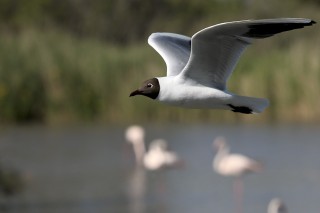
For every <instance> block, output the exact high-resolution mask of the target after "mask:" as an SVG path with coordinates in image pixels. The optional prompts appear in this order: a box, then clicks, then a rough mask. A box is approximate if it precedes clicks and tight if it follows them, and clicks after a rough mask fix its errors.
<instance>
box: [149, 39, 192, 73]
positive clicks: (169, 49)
mask: <svg viewBox="0 0 320 213" xmlns="http://www.w3.org/2000/svg"><path fill="white" fill-rule="evenodd" d="M148 43H149V44H150V45H151V46H152V47H153V48H154V49H155V50H156V51H157V52H158V53H159V54H160V55H161V57H162V58H163V59H164V61H165V62H166V65H167V76H175V75H178V74H179V73H180V72H181V71H182V69H183V68H184V67H185V65H186V64H187V62H188V60H189V56H190V51H191V38H190V37H187V36H184V35H179V34H174V33H153V34H151V35H150V36H149V38H148Z"/></svg>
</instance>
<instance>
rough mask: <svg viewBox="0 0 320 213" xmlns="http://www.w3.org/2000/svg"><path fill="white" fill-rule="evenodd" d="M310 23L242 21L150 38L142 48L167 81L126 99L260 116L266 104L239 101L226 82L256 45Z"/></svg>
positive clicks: (147, 85)
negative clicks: (153, 55) (156, 57)
mask: <svg viewBox="0 0 320 213" xmlns="http://www.w3.org/2000/svg"><path fill="white" fill-rule="evenodd" d="M314 23H315V22H314V21H312V20H310V19H303V18H279V19H262V20H243V21H234V22H226V23H221V24H217V25H213V26H210V27H207V28H205V29H202V30H200V31H199V32H197V33H195V34H194V35H193V36H192V37H191V38H190V37H187V36H184V35H179V34H174V33H153V34H151V35H150V37H149V39H148V43H149V44H150V45H151V46H152V47H153V48H154V49H155V50H156V51H157V52H158V53H159V54H160V55H161V57H162V58H163V59H164V61H165V62H166V65H167V75H166V76H165V77H157V78H153V79H149V80H147V81H145V82H144V83H143V85H142V86H141V87H140V88H139V89H137V90H135V91H133V92H132V93H131V94H130V96H135V95H144V96H147V97H149V98H152V99H155V100H158V101H160V102H163V103H166V104H170V105H175V106H179V107H185V108H215V109H227V110H232V111H234V112H239V113H245V114H251V113H260V112H262V111H263V110H264V109H265V108H266V107H267V106H268V104H269V101H268V100H267V99H264V98H254V97H245V96H240V95H236V94H233V93H231V92H229V91H228V90H227V81H228V79H229V77H230V76H231V74H232V72H233V70H234V68H235V66H236V64H237V62H238V60H239V58H240V56H241V55H242V53H243V52H244V50H245V49H246V48H247V47H248V46H249V45H250V44H252V43H253V41H254V40H256V39H261V38H266V37H270V36H273V35H275V34H278V33H281V32H284V31H290V30H294V29H298V28H303V27H305V26H310V25H312V24H314Z"/></svg>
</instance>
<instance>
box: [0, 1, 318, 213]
mask: <svg viewBox="0 0 320 213" xmlns="http://www.w3.org/2000/svg"><path fill="white" fill-rule="evenodd" d="M319 9H320V1H319V0H282V1H277V0H267V1H266V0H265V1H262V0H189V1H183V0H154V1H148V0H92V1H85V0H29V1H23V0H0V191H1V193H0V210H1V211H2V210H3V211H7V212H134V213H145V212H184V213H186V212H224V213H228V212H234V208H233V203H234V202H233V200H234V198H233V194H232V193H233V192H232V178H225V177H223V176H219V175H218V174H216V173H214V171H213V170H212V166H211V164H212V159H213V157H214V154H215V151H214V150H212V141H213V139H214V138H215V137H217V136H225V137H226V139H227V140H228V142H229V144H230V145H231V149H232V150H233V151H234V152H240V153H244V154H246V155H249V156H252V157H255V158H256V159H259V160H261V161H262V162H263V163H264V164H265V171H264V172H262V173H261V174H255V175H250V176H248V177H247V178H245V186H246V188H245V191H244V212H248V213H250V212H251V213H254V212H267V205H268V202H269V201H270V200H271V199H272V198H273V197H281V198H282V199H283V200H284V201H285V202H286V204H287V206H288V209H289V210H290V212H297V213H298V212H308V213H312V212H320V204H319V202H318V198H319V197H320V157H319V154H318V153H319V151H320V141H319V138H320V131H319V130H320V128H319V123H320V99H319V91H320V60H319V56H320V48H319V47H320V31H319V28H318V25H314V26H312V27H307V28H304V29H302V30H296V31H292V32H288V33H283V34H280V35H277V36H275V37H272V38H268V39H264V40H261V41H258V42H256V43H255V44H254V45H253V46H252V47H250V48H248V49H247V50H246V52H245V53H244V55H243V56H242V58H241V60H240V61H239V63H238V65H237V67H236V70H235V72H234V74H233V75H232V77H231V79H230V81H229V85H228V86H229V90H230V91H234V92H236V93H238V94H241V95H246V96H255V97H265V98H268V99H269V100H270V106H269V107H268V108H267V110H266V111H265V112H263V113H262V114H259V115H241V114H235V113H230V112H227V111H219V110H186V109H180V108H175V107H170V106H164V105H162V104H160V103H157V102H155V101H152V100H149V99H146V98H143V97H137V98H129V97H128V96H129V93H130V92H131V91H132V90H133V89H135V88H136V87H137V86H139V85H140V83H141V82H142V81H143V80H145V79H148V78H150V77H154V76H163V75H165V69H166V67H165V63H164V61H163V60H162V58H161V57H160V56H159V55H158V53H157V52H156V51H155V50H153V49H152V48H151V47H150V46H149V45H148V44H147V39H148V36H149V35H150V34H151V33H152V32H174V33H180V34H185V35H188V36H192V35H193V34H194V33H195V32H197V31H199V30H201V29H203V28H204V27H208V26H210V25H214V24H217V23H220V22H226V21H234V20H243V19H259V18H279V17H301V18H311V19H313V20H315V21H318V20H319V17H320V13H319ZM131 124H140V125H142V126H143V127H144V128H145V131H146V145H147V146H148V145H149V143H150V141H152V140H153V139H156V138H164V139H165V140H167V141H168V144H169V147H170V148H172V149H173V150H175V152H177V153H178V154H179V155H180V156H181V158H183V159H184V162H185V166H184V167H183V168H182V169H179V170H169V171H156V172H149V171H145V170H144V169H142V170H141V169H138V170H137V168H136V165H135V163H134V155H133V151H132V147H130V146H128V143H127V142H126V140H125V137H124V133H125V129H126V128H127V126H129V125H131ZM127 146H128V147H127ZM133 186H136V187H133Z"/></svg>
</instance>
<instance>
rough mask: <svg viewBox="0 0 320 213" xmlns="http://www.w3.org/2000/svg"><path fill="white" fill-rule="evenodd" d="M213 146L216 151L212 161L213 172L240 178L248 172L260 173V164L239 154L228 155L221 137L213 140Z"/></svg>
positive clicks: (228, 152) (227, 149)
mask: <svg viewBox="0 0 320 213" xmlns="http://www.w3.org/2000/svg"><path fill="white" fill-rule="evenodd" d="M213 145H214V147H215V148H217V149H218V151H217V154H216V156H215V158H214V160H213V168H214V170H215V171H216V172H217V173H219V174H221V175H225V176H242V175H244V174H246V173H249V172H258V171H261V169H262V165H261V163H259V162H257V161H255V160H253V159H250V158H249V157H247V156H244V155H241V154H234V153H230V150H229V147H228V145H227V143H226V141H225V139H224V138H223V137H218V138H216V139H215V140H214V142H213Z"/></svg>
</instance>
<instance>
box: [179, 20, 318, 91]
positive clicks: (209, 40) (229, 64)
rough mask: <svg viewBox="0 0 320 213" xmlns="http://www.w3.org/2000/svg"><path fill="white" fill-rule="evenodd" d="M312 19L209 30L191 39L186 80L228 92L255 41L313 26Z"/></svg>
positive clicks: (228, 25)
mask: <svg viewBox="0 0 320 213" xmlns="http://www.w3.org/2000/svg"><path fill="white" fill-rule="evenodd" d="M314 23H315V22H314V21H312V20H310V19H300V18H281V19H263V20H252V21H251V20H245V21H235V22H227V23H222V24H218V25H214V26H211V27H208V28H205V29H203V30H201V31H199V32H197V33H196V34H194V35H193V36H192V38H191V55H190V59H189V61H188V64H187V65H186V67H185V68H184V70H183V71H182V73H181V74H182V76H183V77H185V78H190V79H192V80H194V81H196V82H198V83H200V84H202V85H205V86H209V87H215V88H218V89H220V90H225V89H226V82H227V80H228V78H229V76H230V75H231V73H232V71H233V69H234V67H235V65H236V63H237V62H238V59H239V57H240V56H241V54H242V53H243V51H244V50H245V49H246V47H247V46H248V45H249V44H251V42H252V41H253V39H257V38H266V37H270V36H272V35H274V34H277V33H281V32H284V31H289V30H293V29H297V28H303V27H304V26H309V25H312V24H314Z"/></svg>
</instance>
